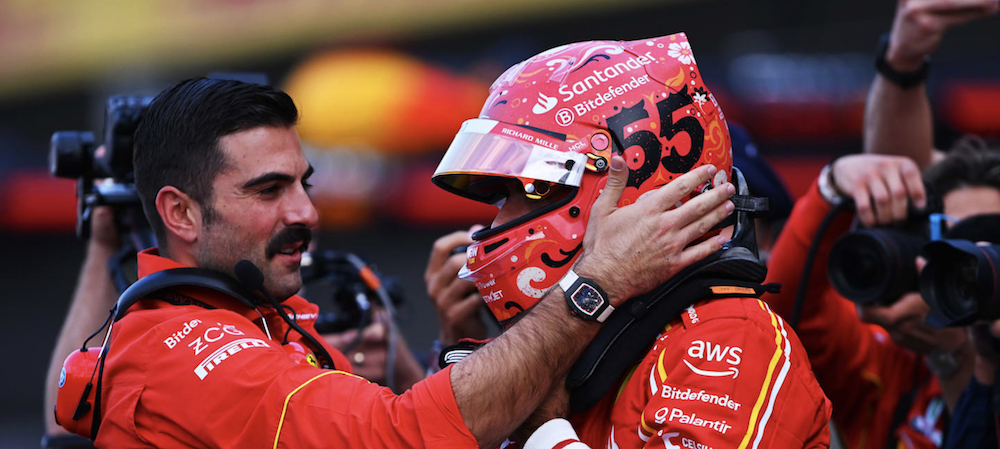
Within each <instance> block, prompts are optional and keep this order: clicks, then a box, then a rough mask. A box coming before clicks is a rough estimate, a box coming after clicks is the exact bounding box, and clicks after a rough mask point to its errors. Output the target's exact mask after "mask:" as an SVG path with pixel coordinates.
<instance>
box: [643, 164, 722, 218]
mask: <svg viewBox="0 0 1000 449" xmlns="http://www.w3.org/2000/svg"><path fill="white" fill-rule="evenodd" d="M718 171H719V170H718V169H717V168H715V166H714V165H702V166H700V167H698V168H696V169H694V170H691V171H689V172H687V173H685V174H683V175H681V176H680V177H679V178H677V179H675V180H673V181H670V183H669V184H667V185H665V186H663V187H660V188H659V189H656V190H654V191H653V193H651V194H649V195H648V196H647V198H650V201H656V204H657V205H658V207H659V208H660V210H667V209H671V208H673V207H674V205H676V204H677V202H678V201H681V200H683V199H684V198H685V197H687V196H688V195H690V194H691V192H693V191H694V190H695V189H698V188H700V187H701V186H702V185H705V184H706V183H708V182H709V181H711V180H712V177H713V176H715V173H716V172H718ZM712 190H716V189H712ZM699 196H700V195H699Z"/></svg>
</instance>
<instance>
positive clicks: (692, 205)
mask: <svg viewBox="0 0 1000 449" xmlns="http://www.w3.org/2000/svg"><path fill="white" fill-rule="evenodd" d="M735 192H736V186H734V185H732V184H731V183H728V182H727V183H726V184H724V185H721V186H719V187H717V188H714V189H712V190H709V191H708V192H706V193H703V194H701V195H698V196H696V197H694V198H692V199H691V200H690V201H688V202H686V203H684V204H682V205H681V207H678V208H677V209H675V210H670V211H666V212H665V214H666V215H669V216H670V220H669V223H668V224H669V226H671V227H673V228H676V229H679V228H683V227H685V226H688V225H689V224H691V223H694V222H696V221H698V220H700V219H702V218H704V217H706V216H709V215H711V213H712V211H714V210H715V209H716V208H718V207H722V206H724V205H725V204H727V203H728V204H729V205H732V202H731V201H729V198H730V197H732V195H733V193H735ZM722 218H725V217H722ZM719 221H721V220H719ZM716 223H718V221H716V222H715V223H713V224H712V226H714V225H715V224H716ZM705 231H708V230H707V229H706V230H705ZM702 234H704V232H702Z"/></svg>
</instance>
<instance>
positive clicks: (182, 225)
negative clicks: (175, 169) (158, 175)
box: [156, 186, 202, 243]
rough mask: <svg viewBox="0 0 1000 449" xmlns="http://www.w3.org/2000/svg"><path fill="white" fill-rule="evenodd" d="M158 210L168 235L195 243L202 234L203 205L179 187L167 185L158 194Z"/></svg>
mask: <svg viewBox="0 0 1000 449" xmlns="http://www.w3.org/2000/svg"><path fill="white" fill-rule="evenodd" d="M156 212H157V213H158V214H160V219H161V220H163V227H164V230H165V231H166V233H167V235H168V236H169V235H171V234H173V235H174V236H175V237H177V238H179V239H181V240H182V241H184V242H187V243H194V242H195V241H196V240H197V239H198V236H199V235H200V234H201V225H202V221H201V207H200V206H199V205H198V202H197V201H195V200H194V199H193V198H191V197H190V196H188V195H187V194H186V193H184V192H181V191H180V190H179V189H178V188H177V187H174V186H165V187H163V188H162V189H160V192H159V193H157V194H156Z"/></svg>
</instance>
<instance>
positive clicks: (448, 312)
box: [424, 225, 486, 345]
mask: <svg viewBox="0 0 1000 449" xmlns="http://www.w3.org/2000/svg"><path fill="white" fill-rule="evenodd" d="M479 228H482V226H479V225H476V226H473V227H472V228H471V229H469V230H468V231H455V232H452V233H451V234H448V235H446V236H444V237H441V238H439V239H437V240H436V241H435V242H434V246H433V247H432V248H431V255H430V259H429V260H428V261H427V270H426V271H424V282H425V283H426V284H427V296H429V297H430V298H431V301H432V302H433V303H434V310H436V311H437V315H438V320H439V321H440V322H441V336H440V337H439V340H440V341H441V343H443V344H444V345H453V344H455V343H457V342H458V340H459V339H461V338H475V339H482V338H484V337H486V325H485V324H484V323H483V321H482V320H481V319H480V318H479V313H478V312H479V309H480V308H482V307H483V305H484V304H483V298H482V296H480V295H479V292H478V291H477V290H476V285H475V284H474V283H473V282H470V281H466V280H462V279H459V278H458V270H460V269H462V267H463V266H465V260H466V256H465V252H464V251H463V252H460V253H458V254H453V251H454V250H455V249H456V248H458V247H460V246H464V245H470V244H472V237H470V236H471V235H472V233H473V232H475V231H477V230H478V229H479Z"/></svg>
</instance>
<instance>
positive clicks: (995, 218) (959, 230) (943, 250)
mask: <svg viewBox="0 0 1000 449" xmlns="http://www.w3.org/2000/svg"><path fill="white" fill-rule="evenodd" d="M947 237H949V239H946V240H938V241H935V242H931V243H930V244H928V245H927V247H926V248H925V252H926V253H927V266H925V267H924V269H923V271H922V272H921V273H920V281H919V282H920V293H921V294H922V295H923V297H924V300H925V301H927V304H928V305H929V306H930V307H931V311H930V313H929V314H928V315H927V323H928V324H930V325H932V326H937V327H947V326H965V325H969V324H972V323H973V322H974V321H976V320H995V319H998V318H1000V279H998V277H1000V276H998V275H1000V271H998V269H1000V245H994V244H987V243H982V244H977V243H974V242H1000V214H987V215H976V216H972V217H968V218H965V219H963V220H962V221H960V222H958V223H957V224H956V225H955V226H953V227H952V229H950V230H949V231H948V235H947Z"/></svg>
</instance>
